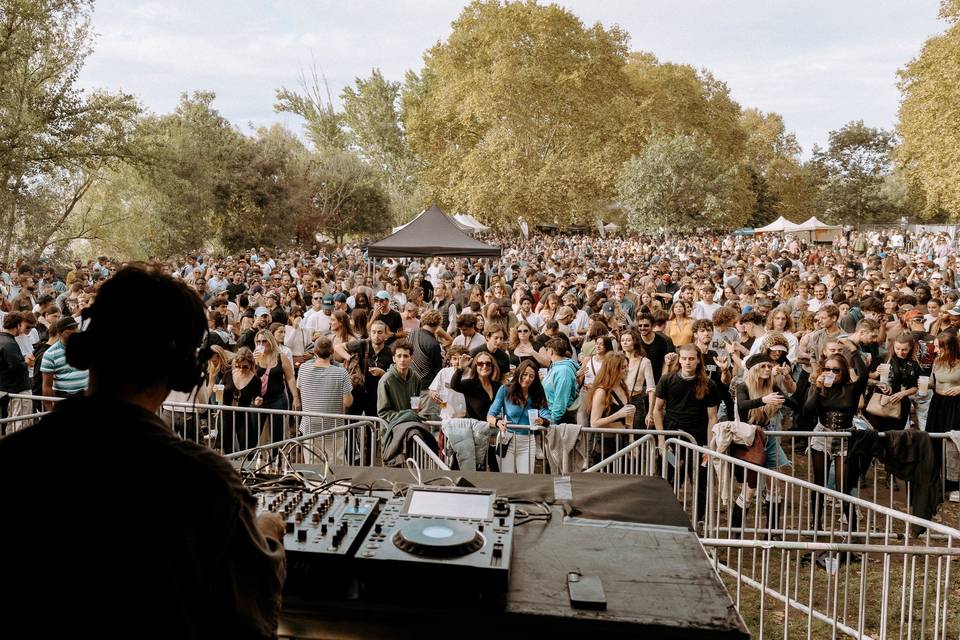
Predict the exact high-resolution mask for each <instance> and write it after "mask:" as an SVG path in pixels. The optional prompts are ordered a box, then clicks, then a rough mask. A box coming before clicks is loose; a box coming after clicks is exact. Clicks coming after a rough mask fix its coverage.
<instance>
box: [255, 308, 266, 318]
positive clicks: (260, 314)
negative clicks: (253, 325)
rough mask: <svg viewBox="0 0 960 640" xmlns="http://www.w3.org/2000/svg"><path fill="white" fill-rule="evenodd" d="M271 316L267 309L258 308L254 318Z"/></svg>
mask: <svg viewBox="0 0 960 640" xmlns="http://www.w3.org/2000/svg"><path fill="white" fill-rule="evenodd" d="M268 315H270V310H269V309H267V308H266V307H257V310H256V311H254V312H253V317H254V318H259V317H260V316H268Z"/></svg>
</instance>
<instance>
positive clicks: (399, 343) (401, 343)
mask: <svg viewBox="0 0 960 640" xmlns="http://www.w3.org/2000/svg"><path fill="white" fill-rule="evenodd" d="M390 348H391V353H396V352H397V351H400V350H401V349H403V350H405V351H406V352H407V353H409V354H411V355H413V344H412V343H411V342H410V341H409V340H407V339H406V338H400V339H399V340H394V341H393V344H392V345H391V347H390Z"/></svg>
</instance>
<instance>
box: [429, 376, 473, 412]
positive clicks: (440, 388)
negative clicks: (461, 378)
mask: <svg viewBox="0 0 960 640" xmlns="http://www.w3.org/2000/svg"><path fill="white" fill-rule="evenodd" d="M454 371H456V368H455V367H444V368H443V369H440V371H439V372H437V375H436V376H435V377H434V378H433V382H431V383H430V391H435V392H437V393H439V394H441V395H444V394H446V398H447V406H445V407H444V408H443V409H441V410H440V418H442V419H443V420H448V419H450V418H462V417H464V416H465V415H467V400H466V398H464V397H463V394H462V393H460V392H459V391H454V390H453V389H451V388H450V379H451V378H452V377H453V372H454Z"/></svg>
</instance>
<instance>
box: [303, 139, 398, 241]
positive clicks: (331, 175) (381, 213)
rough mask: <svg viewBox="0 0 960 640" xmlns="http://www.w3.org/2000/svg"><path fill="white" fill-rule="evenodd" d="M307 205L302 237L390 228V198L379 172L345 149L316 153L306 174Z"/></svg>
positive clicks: (373, 232)
mask: <svg viewBox="0 0 960 640" xmlns="http://www.w3.org/2000/svg"><path fill="white" fill-rule="evenodd" d="M305 189H306V193H305V198H304V200H303V202H304V207H303V209H302V210H301V212H300V215H299V216H298V221H299V222H298V237H299V238H300V239H301V240H307V239H309V238H311V237H312V236H313V235H314V234H316V233H318V232H324V233H326V234H327V235H329V236H332V237H333V238H334V239H336V240H338V241H339V240H341V239H342V238H343V237H344V236H346V235H376V234H379V233H381V232H383V231H386V230H388V229H389V228H390V215H389V213H390V210H389V206H390V205H389V200H388V198H387V195H386V193H385V192H384V191H383V189H382V187H381V186H380V184H379V182H378V180H377V175H376V172H375V171H374V170H373V169H371V168H370V167H369V166H368V165H367V164H365V163H364V162H362V161H361V160H360V159H359V158H357V156H356V155H354V154H351V153H348V152H344V151H329V152H327V153H323V154H314V155H313V156H312V157H311V158H310V161H309V164H308V166H307V169H306V174H305Z"/></svg>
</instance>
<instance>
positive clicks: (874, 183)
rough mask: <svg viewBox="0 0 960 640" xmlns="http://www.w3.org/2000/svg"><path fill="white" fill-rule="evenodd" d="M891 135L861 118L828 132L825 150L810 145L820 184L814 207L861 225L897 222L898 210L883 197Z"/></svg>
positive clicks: (831, 217) (889, 169)
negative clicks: (816, 203)
mask: <svg viewBox="0 0 960 640" xmlns="http://www.w3.org/2000/svg"><path fill="white" fill-rule="evenodd" d="M893 148H894V139H893V134H891V133H890V132H888V131H884V130H882V129H874V128H871V127H867V126H865V125H864V124H863V121H862V120H859V121H856V122H850V123H848V124H846V125H845V126H844V127H842V128H841V129H839V130H837V131H831V132H830V139H829V145H828V147H827V148H826V149H821V148H819V147H814V150H813V158H812V160H811V164H812V167H811V168H812V170H813V171H814V172H815V175H816V176H817V179H818V181H819V183H820V189H819V195H818V201H817V202H818V205H819V207H818V209H819V210H820V211H822V212H823V214H824V216H825V217H826V218H827V219H828V220H830V221H833V222H836V223H841V224H853V225H861V224H865V223H881V222H894V221H897V220H898V219H899V217H900V215H901V213H902V211H901V210H900V209H898V208H897V207H896V206H895V205H894V204H893V203H892V202H891V201H890V200H889V199H888V198H886V197H884V191H883V185H884V181H885V179H886V178H887V176H889V175H890V173H891V172H892V169H893V163H892V159H891V153H892V151H893Z"/></svg>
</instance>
